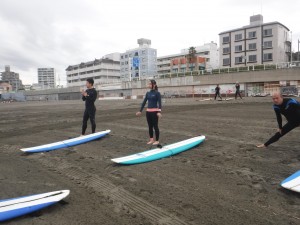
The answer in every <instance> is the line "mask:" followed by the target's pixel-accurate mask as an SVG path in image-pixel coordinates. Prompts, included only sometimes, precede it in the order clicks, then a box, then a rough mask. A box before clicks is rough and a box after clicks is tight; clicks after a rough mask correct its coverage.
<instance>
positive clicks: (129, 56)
mask: <svg viewBox="0 0 300 225" xmlns="http://www.w3.org/2000/svg"><path fill="white" fill-rule="evenodd" d="M145 54H146V50H142V55H145ZM153 55H156V51H153ZM132 56H139V53H138V52H135V53H134V54H132V53H130V54H128V55H127V54H126V55H124V56H123V55H121V59H127V58H131V57H132Z"/></svg>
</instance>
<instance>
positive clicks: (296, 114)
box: [265, 98, 300, 146]
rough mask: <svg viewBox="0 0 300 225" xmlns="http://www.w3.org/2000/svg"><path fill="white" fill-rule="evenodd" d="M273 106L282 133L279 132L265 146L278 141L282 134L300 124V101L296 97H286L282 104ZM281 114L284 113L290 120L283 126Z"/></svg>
mask: <svg viewBox="0 0 300 225" xmlns="http://www.w3.org/2000/svg"><path fill="white" fill-rule="evenodd" d="M273 108H274V110H275V113H276V118H277V122H278V127H279V129H281V133H280V132H277V133H276V134H275V135H274V136H273V137H271V138H270V140H268V141H267V142H266V143H265V146H268V145H270V144H272V143H274V142H276V141H278V140H279V139H280V138H281V137H282V136H284V135H286V134H287V133H288V132H290V131H291V130H293V129H294V128H296V127H298V126H299V125H300V103H299V102H298V101H296V100H295V99H292V98H285V99H283V102H282V104H281V105H274V106H273ZM281 114H282V115H284V116H285V118H286V119H287V121H288V122H287V123H286V124H285V125H284V126H282V117H281Z"/></svg>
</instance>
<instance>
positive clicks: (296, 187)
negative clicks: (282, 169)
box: [281, 170, 300, 192]
mask: <svg viewBox="0 0 300 225" xmlns="http://www.w3.org/2000/svg"><path fill="white" fill-rule="evenodd" d="M281 186H282V187H284V188H286V189H289V190H291V191H296V192H300V170H299V171H298V172H296V173H294V174H292V175H291V176H289V177H288V178H286V179H285V180H284V181H282V182H281Z"/></svg>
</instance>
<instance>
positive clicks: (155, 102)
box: [136, 80, 162, 145]
mask: <svg viewBox="0 0 300 225" xmlns="http://www.w3.org/2000/svg"><path fill="white" fill-rule="evenodd" d="M148 88H149V89H150V91H148V92H147V93H146V95H145V98H144V101H143V103H142V106H141V108H140V111H139V112H137V113H136V115H137V116H141V115H142V111H143V109H144V107H145V105H146V102H147V101H148V107H147V112H146V117H147V123H148V128H149V136H150V140H149V142H148V143H147V144H148V145H151V144H152V145H158V144H159V128H158V119H159V118H161V117H162V115H161V95H160V93H159V92H158V87H157V85H156V81H155V80H150V82H149V84H148ZM153 128H154V130H155V141H154V139H153Z"/></svg>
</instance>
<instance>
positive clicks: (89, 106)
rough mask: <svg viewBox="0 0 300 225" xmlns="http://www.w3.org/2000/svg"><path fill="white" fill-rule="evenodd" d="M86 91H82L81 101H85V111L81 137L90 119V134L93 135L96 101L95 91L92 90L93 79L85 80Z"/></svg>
mask: <svg viewBox="0 0 300 225" xmlns="http://www.w3.org/2000/svg"><path fill="white" fill-rule="evenodd" d="M86 87H87V89H86V90H82V93H81V94H82V100H83V101H85V110H84V113H83V121H82V132H81V135H85V131H86V128H87V121H88V120H89V119H90V122H91V125H92V133H95V130H96V121H95V114H96V107H95V101H96V99H97V91H96V89H95V88H94V79H93V78H88V79H87V80H86Z"/></svg>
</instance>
